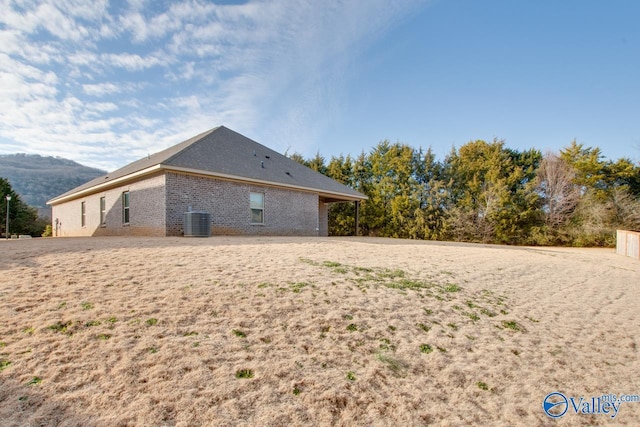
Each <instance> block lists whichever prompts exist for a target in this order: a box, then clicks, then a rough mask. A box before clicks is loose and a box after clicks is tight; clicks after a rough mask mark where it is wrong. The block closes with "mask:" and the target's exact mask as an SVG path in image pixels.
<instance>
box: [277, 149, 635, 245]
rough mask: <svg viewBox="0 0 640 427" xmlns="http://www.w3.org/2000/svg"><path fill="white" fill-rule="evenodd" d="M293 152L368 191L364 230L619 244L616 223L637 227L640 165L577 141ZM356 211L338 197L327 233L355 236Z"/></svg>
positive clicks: (512, 241) (516, 242)
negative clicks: (519, 146) (553, 146)
mask: <svg viewBox="0 0 640 427" xmlns="http://www.w3.org/2000/svg"><path fill="white" fill-rule="evenodd" d="M289 157H290V158H292V159H294V160H296V161H298V162H300V163H302V164H304V165H306V166H308V167H310V168H311V169H314V170H316V171H318V172H320V173H322V174H324V175H327V176H329V177H331V178H333V179H335V180H337V181H339V182H341V183H343V184H345V185H348V186H349V187H351V188H354V189H356V190H358V191H360V192H362V193H363V194H365V195H366V196H368V200H365V201H363V202H362V203H361V209H360V229H361V230H360V231H361V234H363V235H365V236H384V237H397V238H410V239H428V240H455V241H465V242H483V243H500V244H513V245H571V246H613V245H615V230H616V229H629V230H640V165H636V164H633V162H632V161H631V160H629V159H628V158H621V159H618V160H616V161H611V160H605V159H604V156H603V155H602V152H601V150H600V149H599V148H597V147H595V148H593V147H585V146H584V145H583V144H578V143H577V142H576V141H573V142H572V143H571V144H570V145H568V146H567V147H565V148H563V149H562V150H560V152H559V153H553V152H548V153H544V154H543V153H542V152H541V151H539V150H537V149H530V150H525V151H518V150H514V149H511V148H508V147H506V146H505V143H504V141H501V140H494V141H492V142H486V141H482V140H477V141H472V142H469V143H467V144H465V145H463V146H461V147H460V148H458V149H456V148H453V149H452V150H451V152H450V153H449V154H448V155H447V156H446V157H445V159H444V161H439V160H437V159H436V157H435V155H434V154H433V152H432V150H431V148H429V149H427V150H423V149H422V148H418V149H416V148H413V147H411V146H409V145H407V144H403V143H399V142H398V143H391V142H389V141H387V140H385V141H382V142H380V143H379V144H378V145H377V146H375V147H374V148H373V149H372V150H371V151H370V152H368V153H365V152H362V153H361V154H360V155H359V156H357V157H355V158H353V157H351V156H350V155H347V156H346V157H345V156H343V155H340V156H338V157H335V156H334V157H332V158H331V159H330V160H329V161H328V162H327V161H326V160H325V158H324V157H323V156H321V155H320V154H319V153H318V154H316V156H315V157H313V158H310V159H305V158H304V157H303V156H301V155H300V154H297V153H296V154H293V155H290V156H289ZM354 213H355V206H354V205H353V204H352V203H349V204H347V203H338V204H333V205H332V206H331V208H330V210H329V233H330V235H351V234H353V223H354Z"/></svg>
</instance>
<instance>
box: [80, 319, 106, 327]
mask: <svg viewBox="0 0 640 427" xmlns="http://www.w3.org/2000/svg"><path fill="white" fill-rule="evenodd" d="M101 324H102V322H100V321H99V320H89V321H88V322H87V323H85V324H84V326H86V327H87V328H90V327H92V326H99V325H101Z"/></svg>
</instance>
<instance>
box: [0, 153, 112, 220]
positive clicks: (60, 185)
mask: <svg viewBox="0 0 640 427" xmlns="http://www.w3.org/2000/svg"><path fill="white" fill-rule="evenodd" d="M104 174H106V172H105V171H103V170H100V169H95V168H90V167H88V166H83V165H81V164H80V163H76V162H74V161H73V160H69V159H63V158H61V157H43V156H39V155H37V154H1V155H0V177H3V178H6V179H8V180H9V183H10V184H11V187H12V188H13V189H14V191H15V192H16V193H18V194H19V195H20V198H21V199H22V201H23V202H25V203H26V204H28V205H29V206H33V207H36V208H44V207H46V206H47V200H51V199H52V198H54V197H55V196H59V195H60V194H62V193H65V192H67V191H69V190H71V189H72V188H75V187H77V186H79V185H81V184H84V183H85V182H87V181H89V180H92V179H94V178H97V177H99V176H101V175H104Z"/></svg>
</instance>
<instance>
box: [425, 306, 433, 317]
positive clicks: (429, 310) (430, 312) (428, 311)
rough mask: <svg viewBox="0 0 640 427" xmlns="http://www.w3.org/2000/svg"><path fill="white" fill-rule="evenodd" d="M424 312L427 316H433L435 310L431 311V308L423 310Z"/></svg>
mask: <svg viewBox="0 0 640 427" xmlns="http://www.w3.org/2000/svg"><path fill="white" fill-rule="evenodd" d="M423 310H424V314H426V315H427V316H430V315H432V314H433V310H431V309H430V308H423Z"/></svg>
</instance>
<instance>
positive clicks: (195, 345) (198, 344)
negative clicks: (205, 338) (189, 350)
mask: <svg viewBox="0 0 640 427" xmlns="http://www.w3.org/2000/svg"><path fill="white" fill-rule="evenodd" d="M191 345H192V347H200V342H199V341H196V342H194V343H193V344H191Z"/></svg>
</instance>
